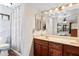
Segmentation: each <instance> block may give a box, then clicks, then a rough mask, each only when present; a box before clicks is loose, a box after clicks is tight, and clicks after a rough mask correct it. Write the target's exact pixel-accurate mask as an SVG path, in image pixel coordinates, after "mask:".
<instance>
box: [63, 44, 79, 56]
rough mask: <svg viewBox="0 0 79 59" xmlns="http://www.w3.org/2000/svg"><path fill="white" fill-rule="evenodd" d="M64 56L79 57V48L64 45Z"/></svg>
mask: <svg viewBox="0 0 79 59" xmlns="http://www.w3.org/2000/svg"><path fill="white" fill-rule="evenodd" d="M64 56H79V47H75V46H69V45H64Z"/></svg>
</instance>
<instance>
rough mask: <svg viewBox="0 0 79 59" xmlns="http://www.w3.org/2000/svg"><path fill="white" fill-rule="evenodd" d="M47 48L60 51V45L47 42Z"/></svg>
mask: <svg viewBox="0 0 79 59" xmlns="http://www.w3.org/2000/svg"><path fill="white" fill-rule="evenodd" d="M49 48H54V49H58V50H62V44H59V43H54V42H49Z"/></svg>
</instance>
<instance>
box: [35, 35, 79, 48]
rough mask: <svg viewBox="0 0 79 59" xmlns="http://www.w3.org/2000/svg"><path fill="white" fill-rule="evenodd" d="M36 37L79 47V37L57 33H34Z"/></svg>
mask: <svg viewBox="0 0 79 59" xmlns="http://www.w3.org/2000/svg"><path fill="white" fill-rule="evenodd" d="M34 38H37V39H40V40H45V41H50V42H56V43H62V44H67V45H72V46H76V47H79V37H68V36H57V35H47V36H41V35H34Z"/></svg>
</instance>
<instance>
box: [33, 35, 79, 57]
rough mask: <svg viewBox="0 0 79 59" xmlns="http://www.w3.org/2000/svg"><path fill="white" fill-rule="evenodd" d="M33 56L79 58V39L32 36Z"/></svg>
mask: <svg viewBox="0 0 79 59" xmlns="http://www.w3.org/2000/svg"><path fill="white" fill-rule="evenodd" d="M33 39H34V55H35V56H79V38H75V37H65V36H55V35H54V36H53V35H52V36H38V35H35V36H34V38H33Z"/></svg>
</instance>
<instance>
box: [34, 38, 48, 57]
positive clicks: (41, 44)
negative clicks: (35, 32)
mask: <svg viewBox="0 0 79 59" xmlns="http://www.w3.org/2000/svg"><path fill="white" fill-rule="evenodd" d="M34 55H35V56H48V42H47V41H43V40H40V39H36V38H34Z"/></svg>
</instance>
